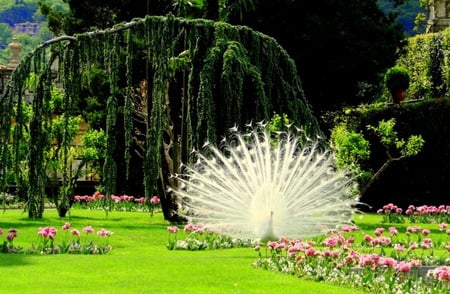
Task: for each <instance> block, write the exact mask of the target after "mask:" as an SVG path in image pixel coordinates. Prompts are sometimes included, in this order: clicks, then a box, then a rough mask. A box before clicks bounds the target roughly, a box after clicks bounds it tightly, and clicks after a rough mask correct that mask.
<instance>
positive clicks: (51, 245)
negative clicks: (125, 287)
mask: <svg viewBox="0 0 450 294" xmlns="http://www.w3.org/2000/svg"><path fill="white" fill-rule="evenodd" d="M61 230H62V231H63V233H62V234H63V236H62V239H61V240H60V242H59V243H58V242H57V240H56V235H57V232H58V230H57V229H56V228H54V227H44V228H39V229H38V232H37V239H36V241H35V242H33V244H31V246H30V248H28V249H26V250H25V249H24V248H22V247H18V246H15V245H14V240H15V239H16V238H17V236H18V230H17V229H15V228H10V229H8V231H7V232H6V233H5V234H4V232H3V230H2V229H1V228H0V236H1V235H5V241H4V242H3V245H1V247H0V253H30V254H59V253H68V254H105V253H107V252H109V251H110V250H111V249H112V246H111V245H110V244H109V237H111V236H112V235H113V232H111V231H108V230H105V229H103V228H101V229H100V230H98V231H97V234H96V235H97V238H95V235H94V233H95V230H94V228H93V227H92V226H85V227H83V229H82V231H81V232H80V231H79V230H78V229H76V228H71V225H70V223H68V222H67V223H65V224H64V225H63V226H62V227H61Z"/></svg>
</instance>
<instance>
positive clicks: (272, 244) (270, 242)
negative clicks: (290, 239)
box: [267, 241, 278, 249]
mask: <svg viewBox="0 0 450 294" xmlns="http://www.w3.org/2000/svg"><path fill="white" fill-rule="evenodd" d="M277 246H278V242H276V241H269V242H267V247H270V249H275V248H277Z"/></svg>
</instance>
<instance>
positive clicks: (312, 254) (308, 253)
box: [305, 247, 320, 256]
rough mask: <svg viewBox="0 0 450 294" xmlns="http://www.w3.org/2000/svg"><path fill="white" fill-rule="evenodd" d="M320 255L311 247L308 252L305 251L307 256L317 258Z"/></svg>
mask: <svg viewBox="0 0 450 294" xmlns="http://www.w3.org/2000/svg"><path fill="white" fill-rule="evenodd" d="M319 254H320V252H318V251H316V249H314V248H313V247H310V248H308V249H306V251H305V255H306V256H316V255H319Z"/></svg>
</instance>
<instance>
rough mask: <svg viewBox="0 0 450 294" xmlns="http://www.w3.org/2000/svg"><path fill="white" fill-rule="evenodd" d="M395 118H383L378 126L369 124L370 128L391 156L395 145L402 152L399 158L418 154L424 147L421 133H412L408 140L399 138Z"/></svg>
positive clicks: (397, 150)
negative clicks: (395, 128)
mask: <svg viewBox="0 0 450 294" xmlns="http://www.w3.org/2000/svg"><path fill="white" fill-rule="evenodd" d="M395 123H396V121H395V119H393V118H392V119H390V120H387V121H385V120H381V121H380V122H379V123H378V126H377V127H374V126H371V125H368V126H367V128H368V129H369V130H372V131H374V132H375V133H376V134H377V136H378V137H379V138H380V141H381V143H382V144H383V145H384V146H385V148H386V150H387V151H388V156H389V157H390V156H391V152H390V150H391V148H393V147H394V149H396V152H398V153H400V157H398V159H401V158H404V157H410V156H416V155H417V154H418V153H419V152H420V150H421V149H422V147H423V145H424V144H425V141H424V140H423V138H422V136H421V135H411V136H410V137H409V138H408V139H407V140H406V141H405V140H404V139H400V138H398V133H397V132H396V131H395V130H394V127H395ZM394 152H395V151H394Z"/></svg>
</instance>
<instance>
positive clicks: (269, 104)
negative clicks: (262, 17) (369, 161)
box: [0, 15, 321, 218]
mask: <svg viewBox="0 0 450 294" xmlns="http://www.w3.org/2000/svg"><path fill="white" fill-rule="evenodd" d="M198 35H202V36H204V38H205V41H204V42H203V41H202V42H197V41H198V38H197V36H198ZM142 36H147V37H145V38H144V40H142ZM192 38H193V39H192ZM125 40H127V41H126V42H125ZM255 44H260V45H261V48H263V47H264V50H262V49H261V50H255V47H254V46H255ZM122 45H124V46H125V47H122ZM49 47H50V48H49ZM47 49H50V50H47ZM49 51H50V52H49ZM178 52H189V59H186V60H188V61H189V60H191V61H192V62H191V64H189V66H187V64H186V62H183V63H182V64H183V66H182V67H180V68H176V72H175V73H174V72H173V71H174V69H175V68H174V67H169V63H168V60H171V59H173V58H174V57H176V56H179V55H180V54H179V53H178ZM49 53H50V57H49V58H44V56H47V54H49ZM121 56H123V57H125V56H128V57H127V58H123V59H122V58H120V57H121ZM56 59H58V61H59V64H60V67H61V68H60V70H59V71H57V72H56V74H57V79H56V80H60V81H62V82H63V88H64V93H65V94H64V99H63V102H62V105H63V108H64V110H65V112H67V115H68V116H67V117H69V116H72V115H75V112H76V110H77V109H78V107H79V106H80V103H81V102H82V101H83V99H81V97H80V89H81V88H82V85H89V83H85V82H84V81H83V76H84V74H85V73H86V72H89V71H90V69H92V68H93V66H97V65H98V66H99V67H100V69H99V72H101V73H105V72H107V73H108V75H107V79H108V91H107V92H106V95H105V96H104V97H103V99H104V100H103V105H105V106H106V107H105V111H106V112H105V113H106V122H105V125H103V126H102V127H103V129H104V130H105V135H106V151H105V158H104V165H103V172H102V183H101V184H102V185H103V186H104V187H105V193H106V194H108V195H110V194H113V193H114V191H115V189H116V186H115V185H116V183H118V182H119V183H123V179H122V178H121V179H120V180H118V177H117V175H118V173H123V175H124V177H123V178H124V179H127V177H126V169H127V168H128V167H127V166H126V164H125V162H126V161H127V160H129V158H130V153H131V149H130V148H129V146H131V145H130V143H129V141H130V140H132V136H130V134H131V130H132V128H133V124H131V123H130V120H131V119H132V116H131V115H130V107H129V104H130V101H131V97H130V94H131V93H130V92H131V90H130V89H133V88H136V85H137V84H138V83H139V82H140V81H142V80H143V78H144V77H145V78H147V80H148V81H149V83H151V84H149V87H148V88H147V89H151V91H150V90H147V94H148V97H149V98H150V99H151V103H148V107H149V108H148V109H147V110H148V118H147V125H148V126H149V127H148V128H147V129H146V134H145V148H146V150H145V155H144V164H143V167H144V179H143V183H144V187H145V194H146V195H147V196H148V195H154V194H156V193H155V192H156V190H158V193H157V194H158V195H160V197H161V203H162V205H163V208H167V209H165V212H166V213H167V217H168V218H170V217H171V214H172V211H174V210H173V209H172V208H173V207H171V206H172V205H173V202H174V200H173V199H172V195H171V194H168V193H167V191H166V187H167V184H169V183H168V181H169V180H170V179H168V176H167V175H168V174H169V173H170V170H172V169H173V168H174V167H175V168H178V167H179V166H180V165H179V162H178V161H176V160H175V161H174V160H170V159H173V158H175V157H171V158H168V159H169V160H166V157H165V158H164V160H165V161H162V156H165V155H166V154H165V153H164V152H165V151H164V150H165V149H163V148H169V149H167V152H168V154H169V155H170V153H171V152H172V149H171V148H175V147H176V148H178V146H180V148H181V149H179V150H175V149H173V150H175V151H174V152H180V154H182V160H183V163H187V162H189V160H191V159H190V158H189V152H190V151H191V150H192V149H200V148H201V146H202V145H203V144H204V142H205V141H210V142H217V141H218V138H219V137H220V136H222V135H223V134H224V133H225V130H226V129H227V128H229V127H231V126H232V124H235V123H236V124H240V125H243V124H244V122H246V121H250V120H257V121H261V120H268V119H269V117H268V116H269V115H270V113H273V112H279V113H286V114H287V115H289V116H290V117H293V118H296V121H295V122H296V123H297V124H298V125H301V126H302V127H303V129H304V131H305V133H306V134H309V135H311V136H312V135H315V134H320V133H321V131H320V128H319V125H318V122H317V120H316V118H315V117H314V116H313V115H312V112H311V110H310V108H309V105H308V104H307V103H306V100H305V97H304V94H303V91H302V88H301V83H300V81H299V78H298V75H297V71H296V67H295V64H294V63H293V61H292V60H291V59H290V58H289V56H288V55H287V53H286V52H285V51H284V50H283V49H282V48H281V47H280V46H279V44H277V43H276V42H275V41H274V40H273V39H272V38H269V37H267V36H265V35H262V34H259V33H256V32H254V31H252V30H250V29H249V28H247V27H234V26H231V25H228V24H226V23H221V22H217V23H214V22H212V21H206V20H203V19H200V20H192V21H188V20H186V19H180V18H175V17H174V16H173V15H168V16H165V17H146V18H145V19H136V20H134V21H133V22H131V23H128V24H124V25H123V26H116V27H115V28H113V29H111V30H104V31H96V32H88V33H84V34H79V35H76V36H73V37H69V36H64V37H61V38H56V39H53V40H52V41H49V42H47V43H44V44H42V45H41V46H39V47H37V48H36V51H35V52H34V53H33V54H30V55H29V56H28V57H27V59H25V60H24V61H23V62H21V64H20V65H19V67H18V69H17V70H16V71H14V74H13V76H12V78H11V83H10V84H9V85H8V88H7V89H6V91H5V93H4V95H3V96H2V101H8V103H3V106H2V109H1V113H2V117H4V121H2V124H1V126H2V128H6V127H8V128H9V123H8V122H7V121H6V118H8V119H9V118H10V117H16V116H18V115H20V113H15V112H14V111H13V110H14V109H13V108H12V107H11V104H12V103H13V102H14V101H17V100H18V99H21V97H22V96H21V94H20V89H21V88H22V87H23V85H24V80H25V79H26V78H27V77H28V75H29V73H30V71H33V72H37V73H39V81H38V83H37V85H36V89H33V90H34V92H35V93H36V95H35V96H34V100H33V104H32V107H33V116H32V119H31V122H30V138H31V142H33V144H32V145H30V146H29V148H30V157H29V158H30V161H29V162H28V164H29V180H30V183H29V187H30V189H29V192H28V197H30V199H29V200H33V201H28V203H29V204H30V205H32V206H30V208H32V210H30V212H29V213H30V217H41V214H42V207H43V206H42V205H43V203H42V199H43V197H44V196H43V194H44V188H45V181H44V179H45V177H46V175H45V174H44V170H45V169H44V168H43V166H42V164H43V163H44V161H43V158H44V153H45V150H47V149H48V148H49V147H48V142H49V141H48V139H49V138H48V137H47V136H48V134H49V133H48V128H47V124H49V123H50V120H49V118H50V117H51V109H50V108H49V107H47V105H48V104H49V101H50V98H51V89H52V83H53V82H54V76H53V72H52V63H53V61H54V60H56ZM142 60H145V61H146V62H147V63H146V64H147V66H142ZM186 60H185V61H186ZM121 61H124V63H121ZM123 68H125V69H126V70H125V71H124V70H123ZM135 68H139V69H141V71H137V72H136V73H135V72H134V70H133V69H135ZM143 68H144V69H145V68H146V69H147V70H146V71H142V69H143ZM175 76H176V77H177V78H174V77H175ZM263 81H264V82H263ZM180 97H183V98H182V99H181V101H180ZM244 97H245V99H244ZM83 98H84V97H83ZM122 98H123V99H122ZM125 105H127V107H124V106H125ZM223 109H228V110H229V111H226V112H224V111H222V110H223ZM124 122H126V123H124ZM168 132H173V136H169V138H170V141H169V142H166V141H164V140H165V139H167V137H166V136H165V134H167V133H168ZM3 136H5V135H3ZM3 138H5V137H3ZM179 138H181V139H180V140H181V142H182V143H183V144H181V145H179V142H177V141H176V140H179ZM20 139H21V138H20V134H19V135H18V136H17V140H16V141H14V142H17V144H18V142H19V141H20ZM62 142H63V143H64V142H65V143H66V145H64V146H65V147H64V148H68V147H69V146H68V145H67V143H68V142H69V140H68V137H67V138H66V139H65V140H63V141H62ZM125 142H126V143H125ZM126 144H128V145H126ZM127 146H128V147H127ZM166 146H167V147H166ZM0 151H1V150H0ZM66 154H68V153H66ZM5 156H6V155H5ZM65 162H67V161H65ZM139 168H140V167H139ZM0 175H1V174H0ZM69 180H70V179H67V182H69ZM64 193H66V194H68V193H69V192H64ZM33 210H34V211H33ZM36 210H37V211H36Z"/></svg>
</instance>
